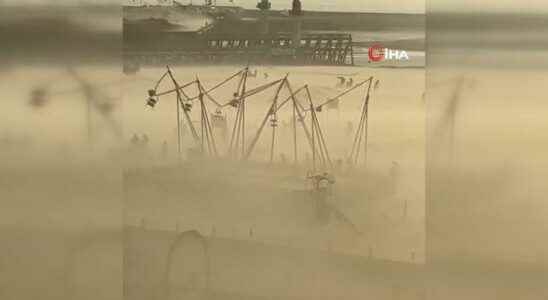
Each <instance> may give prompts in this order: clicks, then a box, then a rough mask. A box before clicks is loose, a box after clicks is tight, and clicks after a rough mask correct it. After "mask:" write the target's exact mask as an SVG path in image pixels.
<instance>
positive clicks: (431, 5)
mask: <svg viewBox="0 0 548 300" xmlns="http://www.w3.org/2000/svg"><path fill="white" fill-rule="evenodd" d="M130 1H132V0H55V1H54V0H0V5H1V4H4V5H6V4H11V5H13V4H19V5H20V4H44V3H49V4H55V5H60V4H82V3H87V4H113V5H118V4H120V3H124V4H127V3H130ZM137 1H141V0H137ZM143 1H147V2H148V3H150V4H155V3H157V0H143ZM192 1H193V2H194V4H201V3H203V2H204V0H192ZM217 1H218V2H217V3H218V5H237V6H242V7H246V8H255V5H256V3H257V1H258V0H233V1H234V3H233V4H232V3H231V2H229V0H217ZM270 1H271V2H272V7H273V8H274V9H289V8H290V6H291V1H292V0H270ZM301 1H302V3H303V7H304V9H305V10H334V11H360V12H401V13H424V12H425V11H426V10H428V11H458V12H514V13H527V12H537V13H538V12H541V13H548V1H547V0H519V1H518V0H377V1H373V0H301ZM180 2H182V3H185V4H186V3H189V2H190V0H180Z"/></svg>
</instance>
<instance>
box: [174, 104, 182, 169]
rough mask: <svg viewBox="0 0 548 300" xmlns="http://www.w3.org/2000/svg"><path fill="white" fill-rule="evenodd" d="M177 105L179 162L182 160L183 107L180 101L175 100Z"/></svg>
mask: <svg viewBox="0 0 548 300" xmlns="http://www.w3.org/2000/svg"><path fill="white" fill-rule="evenodd" d="M175 105H177V160H178V161H180V160H181V106H180V105H179V99H176V100H175Z"/></svg>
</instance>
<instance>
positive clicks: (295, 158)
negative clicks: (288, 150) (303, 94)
mask: <svg viewBox="0 0 548 300" xmlns="http://www.w3.org/2000/svg"><path fill="white" fill-rule="evenodd" d="M293 155H294V156H293V157H294V163H295V165H297V163H298V158H297V107H296V104H295V103H293Z"/></svg>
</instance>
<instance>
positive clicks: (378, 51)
mask: <svg viewBox="0 0 548 300" xmlns="http://www.w3.org/2000/svg"><path fill="white" fill-rule="evenodd" d="M368 56H369V62H379V61H383V60H409V55H408V54H407V52H406V51H405V50H396V49H389V48H383V47H382V46H381V45H378V44H375V45H373V46H371V47H369V49H368Z"/></svg>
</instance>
